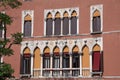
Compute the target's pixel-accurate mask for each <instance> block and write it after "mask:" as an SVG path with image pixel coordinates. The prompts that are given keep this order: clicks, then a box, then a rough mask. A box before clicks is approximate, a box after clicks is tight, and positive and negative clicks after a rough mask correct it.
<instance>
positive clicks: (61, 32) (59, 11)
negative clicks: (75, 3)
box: [44, 7, 79, 37]
mask: <svg viewBox="0 0 120 80" xmlns="http://www.w3.org/2000/svg"><path fill="white" fill-rule="evenodd" d="M74 11H75V12H76V13H77V15H76V19H77V21H76V23H77V30H76V33H75V34H71V20H70V19H71V14H72V12H74ZM57 12H58V13H60V20H61V24H60V25H61V26H60V27H61V28H60V29H59V30H60V31H57V32H59V33H57V34H56V33H55V25H54V24H55V19H57V18H56V13H57ZM64 12H67V13H68V14H69V15H68V18H69V31H68V32H69V33H67V34H65V35H64V34H63V19H64ZM48 13H51V14H52V19H53V33H52V36H55V37H56V36H67V35H78V34H79V8H78V7H75V8H64V9H50V10H44V36H46V37H47V35H46V19H47V15H48Z"/></svg>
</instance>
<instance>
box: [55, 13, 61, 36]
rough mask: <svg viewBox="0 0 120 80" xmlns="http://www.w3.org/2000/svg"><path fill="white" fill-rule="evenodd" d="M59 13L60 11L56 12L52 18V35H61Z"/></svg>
mask: <svg viewBox="0 0 120 80" xmlns="http://www.w3.org/2000/svg"><path fill="white" fill-rule="evenodd" d="M61 21H62V20H61V15H60V12H56V14H55V18H54V35H55V36H59V35H61V27H62V25H61Z"/></svg>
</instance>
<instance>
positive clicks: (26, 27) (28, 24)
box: [23, 20, 32, 37]
mask: <svg viewBox="0 0 120 80" xmlns="http://www.w3.org/2000/svg"><path fill="white" fill-rule="evenodd" d="M31 25H32V24H31V20H28V21H25V22H24V34H23V35H24V37H31V30H32V29H31V28H32V27H31Z"/></svg>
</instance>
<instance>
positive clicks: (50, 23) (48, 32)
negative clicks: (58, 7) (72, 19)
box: [46, 13, 53, 35]
mask: <svg viewBox="0 0 120 80" xmlns="http://www.w3.org/2000/svg"><path fill="white" fill-rule="evenodd" d="M52 26H53V19H52V14H51V13H48V15H47V19H46V35H52V31H53V27H52Z"/></svg>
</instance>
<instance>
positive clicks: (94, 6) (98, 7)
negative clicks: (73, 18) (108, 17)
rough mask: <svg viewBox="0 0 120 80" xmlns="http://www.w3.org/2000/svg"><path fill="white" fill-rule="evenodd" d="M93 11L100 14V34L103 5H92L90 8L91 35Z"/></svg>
mask: <svg viewBox="0 0 120 80" xmlns="http://www.w3.org/2000/svg"><path fill="white" fill-rule="evenodd" d="M95 10H98V11H99V12H100V17H101V32H102V31H103V4H98V5H92V6H90V32H91V33H92V32H93V31H92V20H93V13H94V12H95Z"/></svg>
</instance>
